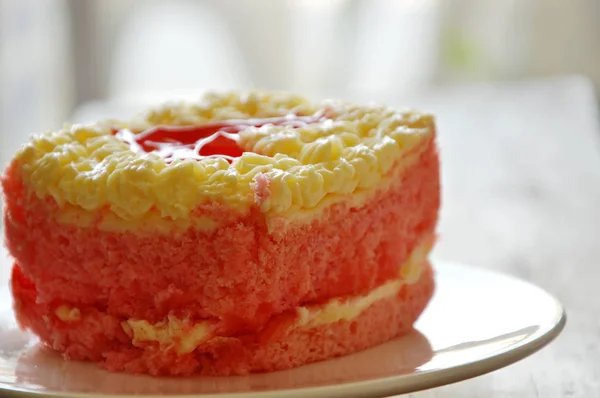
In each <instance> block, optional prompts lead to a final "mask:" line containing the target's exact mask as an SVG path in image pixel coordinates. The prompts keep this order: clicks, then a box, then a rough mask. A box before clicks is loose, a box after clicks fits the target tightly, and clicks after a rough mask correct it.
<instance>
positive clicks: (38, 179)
mask: <svg viewBox="0 0 600 398" xmlns="http://www.w3.org/2000/svg"><path fill="white" fill-rule="evenodd" d="M324 108H331V109H333V113H332V115H333V116H332V119H331V120H328V121H326V122H322V123H315V124H308V125H307V126H305V127H301V128H291V127H282V126H274V125H265V126H263V127H260V128H254V127H250V128H248V129H245V130H242V131H241V132H240V133H239V138H240V140H239V145H240V146H241V147H242V148H243V149H244V150H245V151H248V152H245V153H244V154H243V155H242V156H240V157H239V158H236V159H235V160H233V161H232V162H231V163H229V162H228V161H227V160H226V159H224V158H205V159H202V160H201V161H196V160H191V159H178V160H175V161H173V162H171V163H167V162H166V161H165V160H164V159H162V158H161V157H159V156H158V155H156V154H152V153H149V154H138V153H135V152H133V151H131V150H130V148H129V146H128V145H127V144H126V143H125V142H123V141H121V140H120V139H119V138H118V137H116V136H114V135H113V134H112V131H113V129H115V128H126V127H130V128H132V129H133V128H134V127H133V126H134V123H133V122H110V123H98V124H91V125H77V126H70V127H67V128H65V129H63V130H61V131H58V132H50V133H46V134H42V135H39V136H36V137H34V138H33V139H32V140H31V141H30V142H29V143H28V144H27V145H25V146H24V147H23V148H22V150H21V151H20V152H19V153H18V154H17V155H16V157H15V162H16V164H17V166H18V167H19V170H20V171H21V174H22V177H23V180H24V183H25V185H26V187H27V189H29V190H30V191H32V192H33V193H35V194H36V195H37V196H38V197H39V198H42V199H43V198H45V197H47V196H50V197H52V198H54V200H55V201H56V202H57V203H58V204H59V206H63V205H65V204H70V205H72V206H75V207H77V208H81V209H84V210H88V211H96V210H98V209H109V210H110V211H111V212H112V213H114V214H115V215H116V217H118V218H120V219H123V220H126V221H128V222H130V221H134V222H135V221H138V220H141V219H143V218H144V217H145V216H147V214H148V213H150V212H153V211H156V212H158V214H159V215H160V217H161V218H169V219H172V220H180V219H184V220H185V219H189V218H190V214H191V213H192V211H193V210H194V209H195V208H196V207H197V206H198V205H200V204H202V203H205V202H206V201H211V200H216V201H221V202H223V203H224V204H225V205H226V206H229V207H231V208H232V209H237V210H239V211H240V212H243V211H244V210H248V209H249V208H250V207H252V206H256V205H258V207H259V208H260V210H261V211H262V212H263V213H265V214H269V215H271V214H273V215H276V214H284V213H285V212H286V211H289V210H290V209H293V208H299V209H313V208H315V207H316V206H317V205H318V204H319V203H321V201H322V200H324V199H325V198H327V197H328V196H329V195H346V194H349V193H354V192H356V191H357V190H366V189H371V188H374V187H376V186H377V185H378V184H379V183H380V181H381V179H382V178H383V177H384V176H385V175H386V174H387V173H388V172H389V171H390V169H391V168H392V167H393V165H394V164H395V163H397V161H398V160H399V159H401V158H402V157H403V156H404V155H405V154H407V153H409V152H410V151H411V150H412V149H413V148H415V147H417V146H419V145H420V144H422V143H423V141H424V140H429V139H431V138H432V137H433V136H434V134H435V128H434V120H433V117H432V116H430V115H427V114H421V113H417V112H415V111H399V110H394V109H390V108H387V107H381V106H357V105H351V104H345V103H326V102H323V103H314V104H313V103H309V102H308V101H306V100H303V99H300V98H299V97H296V96H290V95H287V96H286V95H282V94H272V93H262V92H253V93H250V94H239V93H238V94H233V95H232V94H225V95H213V96H208V97H206V98H205V99H204V100H203V101H202V102H201V103H198V104H177V105H171V106H170V107H164V108H161V110H160V111H156V112H154V111H151V112H149V114H148V115H147V116H146V119H145V122H144V123H145V124H146V125H147V126H156V125H182V124H184V125H189V124H193V123H200V124H202V123H209V122H211V121H216V120H222V119H225V118H253V117H262V116H273V115H285V114H286V113H289V112H296V111H298V110H300V111H303V112H317V111H319V110H321V109H324ZM142 124H143V123H142Z"/></svg>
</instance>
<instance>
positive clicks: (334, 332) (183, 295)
mask: <svg viewBox="0 0 600 398" xmlns="http://www.w3.org/2000/svg"><path fill="white" fill-rule="evenodd" d="M435 134H436V133H435V123H434V119H433V117H432V116H431V115H429V114H425V113H420V112H417V111H413V110H397V109H392V108H389V107H385V106H379V105H355V104H349V103H346V102H342V101H321V102H311V101H309V100H307V99H304V98H302V97H299V96H296V95H292V94H287V93H279V92H263V91H250V92H244V93H239V92H229V93H213V94H207V95H205V96H204V97H202V98H201V99H199V100H198V101H194V102H172V103H167V104H163V105H161V106H159V107H156V108H154V109H151V110H149V111H147V112H144V113H142V114H141V115H138V116H137V117H133V118H132V119H131V120H128V121H116V120H108V121H102V122H97V123H90V124H81V125H72V126H67V127H64V128H63V129H61V130H60V131H55V132H47V133H44V134H39V135H36V136H33V137H32V138H31V140H30V141H29V143H27V144H26V145H24V146H23V147H22V149H21V150H20V151H19V152H18V153H17V154H16V156H15V157H14V158H13V159H12V161H11V162H10V163H9V165H8V166H7V167H6V169H5V171H4V174H3V177H2V187H3V192H4V200H5V214H4V222H5V243H6V246H7V248H8V250H9V253H10V254H11V256H12V257H13V259H14V266H13V270H12V277H11V289H12V295H13V297H14V303H15V304H14V310H15V315H16V318H17V321H18V322H19V324H20V326H21V327H22V328H24V329H28V330H30V331H31V332H33V333H34V334H35V335H37V336H38V337H39V339H40V341H41V342H42V343H43V344H45V345H47V346H48V347H50V348H51V349H53V350H56V351H58V352H60V353H61V354H62V355H63V356H64V358H66V359H71V360H88V361H93V362H96V363H98V364H100V365H101V366H102V367H104V368H106V369H108V370H111V371H121V372H131V373H146V374H151V375H191V374H202V375H220V376H225V375H240V374H248V373H254V372H270V371H275V370H282V369H289V368H293V367H296V366H300V365H303V364H307V363H311V362H315V361H321V360H325V359H328V358H332V357H337V356H342V355H346V354H351V353H353V352H356V351H359V350H363V349H366V348H369V347H372V346H374V345H378V344H381V343H384V342H386V341H389V340H391V339H393V338H395V337H398V336H400V335H402V334H404V333H406V332H407V331H410V330H411V329H412V327H413V324H414V322H415V321H416V320H417V319H418V317H419V316H420V314H421V313H422V312H423V310H424V309H425V307H426V305H427V303H428V302H429V300H430V298H431V296H432V294H433V291H434V273H433V270H432V267H431V265H430V263H429V261H428V253H429V251H430V250H431V248H432V246H433V244H434V241H435V229H436V223H437V218H438V209H439V204H440V185H439V163H438V155H437V148H436V140H435Z"/></svg>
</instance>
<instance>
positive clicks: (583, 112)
mask: <svg viewBox="0 0 600 398" xmlns="http://www.w3.org/2000/svg"><path fill="white" fill-rule="evenodd" d="M378 100H379V101H383V102H387V103H391V104H397V105H399V104H398V102H400V99H399V98H393V97H392V96H381V98H378ZM402 102H404V101H402ZM410 105H411V106H415V107H420V108H423V109H426V110H430V111H432V112H434V113H435V114H436V116H437V120H438V130H439V142H440V148H441V156H442V170H443V172H442V181H443V198H444V200H443V207H442V213H441V219H440V227H439V231H440V241H439V244H438V246H437V248H436V249H435V252H434V256H435V257H436V258H441V259H445V260H452V261H459V262H463V263H467V264H472V265H475V266H479V267H484V268H489V269H495V270H500V271H503V272H507V273H510V274H513V275H516V276H518V277H520V278H522V279H525V280H528V281H531V282H533V283H535V284H537V285H539V286H541V287H542V288H544V289H546V290H547V291H548V292H550V293H552V294H553V295H555V296H556V297H557V298H558V299H559V300H560V301H562V303H563V304H564V306H565V307H566V309H567V313H568V322H567V326H566V328H565V330H564V332H563V333H562V335H561V336H559V338H558V339H557V340H556V341H554V342H553V343H552V344H550V345H549V346H547V347H546V348H544V349H543V350H542V351H541V352H539V353H536V354H534V355H533V356H531V357H529V358H527V359H525V360H523V361H521V362H519V363H517V364H514V365H512V366H510V367H508V368H504V369H501V370H499V371H496V372H493V373H491V374H488V375H484V376H481V377H478V378H475V379H471V380H467V381H464V382H461V383H456V384H453V385H449V386H445V387H441V388H436V389H432V390H429V391H423V392H419V393H414V394H410V395H409V396H410V397H414V398H446V397H461V398H501V397H502V398H504V397H507V398H508V397H510V398H515V397H544V398H553V397H598V396H600V316H598V314H600V293H599V289H598V286H597V285H598V283H599V282H600V264H599V259H600V208H599V204H600V128H599V120H598V104H597V102H596V98H595V95H594V90H593V87H592V85H591V84H590V83H589V82H588V81H587V80H585V79H583V78H579V77H566V78H556V79H549V80H548V79H547V80H539V81H530V82H523V83H513V84H504V85H500V86H491V85H475V86H469V87H460V88H446V89H443V90H438V91H436V92H435V93H431V94H430V95H426V96H422V97H420V98H414V99H413V100H412V101H411V102H410ZM117 108H119V109H118V110H117V109H116V108H115V105H110V104H92V105H89V106H87V107H84V108H81V109H80V110H79V112H77V113H76V115H75V116H74V118H75V119H78V120H84V119H87V118H92V117H93V118H95V117H97V116H106V115H111V116H114V115H115V114H117V113H119V112H121V113H122V112H123V110H124V109H123V107H121V106H117ZM0 260H1V261H2V264H1V266H0V280H1V281H2V283H5V281H6V279H7V277H8V275H7V268H8V265H9V264H8V260H7V259H6V257H4V256H2V255H1V254H0Z"/></svg>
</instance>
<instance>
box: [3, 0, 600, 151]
mask: <svg viewBox="0 0 600 398" xmlns="http://www.w3.org/2000/svg"><path fill="white" fill-rule="evenodd" d="M598 21H600V2H599V1H597V0H568V1H567V0H504V1H496V0H214V1H211V0H170V1H154V0H0V95H1V98H0V109H1V113H0V140H1V141H0V144H1V145H0V146H1V148H2V150H1V153H0V160H2V159H4V160H6V158H7V156H9V155H10V154H12V153H13V152H14V150H15V149H17V148H18V147H19V145H20V144H21V143H22V141H23V140H24V139H26V136H27V135H28V134H29V133H31V132H38V131H42V130H46V129H53V128H56V127H59V126H60V125H61V124H62V123H63V122H64V121H66V120H69V118H70V117H71V116H72V115H73V112H74V111H75V110H77V109H81V107H82V105H89V104H90V103H93V102H90V101H107V100H108V101H110V102H111V103H115V102H117V103H118V102H127V103H133V102H135V103H140V102H156V101H160V100H164V99H166V98H173V97H186V96H187V97H189V96H191V97H197V96H198V95H199V93H201V92H203V91H206V90H223V89H231V88H240V87H241V88H245V87H259V88H265V89H283V90H294V91H298V92H301V93H303V94H306V95H308V96H312V97H323V96H325V97H330V96H335V97H344V98H349V99H363V100H370V99H380V98H388V97H390V96H393V97H394V98H395V101H397V102H400V103H407V104H410V101H411V99H412V98H414V97H417V96H422V95H423V94H424V93H427V92H430V91H431V90H435V89H437V88H439V87H444V86H447V85H457V84H467V83H473V82H488V83H489V82H498V81H501V82H502V81H515V80H517V81H518V80H523V79H529V78H537V77H544V76H560V75H573V74H577V75H583V76H585V77H586V78H588V79H590V80H591V81H592V82H593V83H594V85H595V87H600V23H598ZM84 107H85V106H84Z"/></svg>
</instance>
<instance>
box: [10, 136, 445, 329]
mask: <svg viewBox="0 0 600 398" xmlns="http://www.w3.org/2000/svg"><path fill="white" fill-rule="evenodd" d="M7 176H8V177H9V178H7V179H5V190H6V191H7V192H11V193H12V194H11V196H10V197H7V201H6V215H5V218H6V224H5V226H6V243H7V247H8V248H9V250H10V252H11V254H12V256H13V257H14V258H15V259H16V262H17V263H18V264H19V265H20V266H21V267H22V269H23V272H24V273H25V274H26V275H27V276H28V277H29V278H30V279H31V280H32V281H33V282H34V283H35V284H36V286H38V300H39V301H42V302H49V301H53V300H65V301H70V302H72V303H74V304H77V303H84V304H93V305H98V306H102V307H107V308H108V309H109V311H110V312H114V313H115V314H118V315H120V316H127V317H137V318H140V319H149V320H158V319H161V318H163V317H164V316H166V315H167V313H168V312H169V311H171V310H178V309H180V308H188V307H190V306H192V307H194V308H195V310H194V313H193V315H194V316H199V317H210V316H217V317H223V316H230V317H233V318H241V320H243V321H244V322H248V323H251V322H256V323H259V324H260V321H261V319H262V318H263V317H265V316H266V317H268V316H270V315H271V314H273V313H277V312H280V311H284V310H286V309H288V308H291V307H293V306H296V305H298V304H299V303H302V302H304V301H308V300H322V299H326V298H329V297H335V296H339V295H343V294H349V293H353V292H357V291H358V292H360V291H366V290H369V289H371V288H373V287H375V286H377V285H378V284H381V283H382V282H384V281H385V280H387V279H391V278H394V277H395V275H396V269H397V267H398V265H399V264H402V263H403V262H404V261H405V260H406V258H407V257H408V256H409V254H410V253H411V252H412V250H414V248H415V247H416V246H417V245H418V244H419V243H421V241H422V240H424V239H429V238H430V237H431V236H432V235H433V234H434V229H435V224H436V220H437V211H438V207H439V180H438V163H437V153H436V150H435V146H434V143H433V142H430V143H429V147H428V149H427V150H426V151H425V152H423V153H422V154H421V155H420V159H419V161H418V162H417V163H415V164H414V165H413V166H411V167H409V168H406V169H404V168H402V176H401V178H399V179H398V180H397V181H395V182H394V183H393V185H391V186H390V187H389V189H386V190H380V191H378V193H377V194H375V195H374V196H373V197H372V198H371V200H370V201H369V202H367V203H366V204H364V205H362V206H361V207H358V208H355V207H351V206H349V205H348V204H347V203H344V202H338V203H336V204H333V205H332V206H330V207H329V208H327V209H326V210H325V211H323V213H322V214H321V218H320V219H318V220H313V221H312V222H311V223H310V224H307V223H300V224H299V225H297V226H296V227H294V226H290V225H288V224H286V225H285V226H284V227H282V232H280V233H277V231H272V233H269V232H268V228H267V225H266V221H265V219H264V215H263V214H261V213H260V212H259V211H258V210H255V211H254V212H252V213H250V214H248V215H246V216H244V217H237V218H236V217H231V215H230V214H229V213H227V211H226V209H224V208H223V207H220V206H219V205H218V204H214V205H213V207H212V208H211V214H212V215H215V214H219V212H220V213H222V214H223V216H222V217H223V218H224V219H226V217H230V219H231V221H230V222H228V223H223V224H222V225H221V226H220V228H218V230H216V231H213V230H209V231H206V230H203V229H194V228H188V229H187V230H183V231H182V232H180V233H176V234H169V235H164V234H154V235H148V234H142V235H138V234H135V233H132V232H125V233H121V232H110V231H101V230H98V229H97V228H95V227H76V226H75V225H72V224H68V223H67V224H63V223H59V222H57V221H56V220H54V219H53V217H52V214H53V211H54V209H55V208H56V204H55V203H54V202H53V201H52V200H50V199H48V200H45V201H41V200H39V199H37V198H36V197H35V196H33V195H29V196H27V194H26V193H25V192H26V191H25V189H24V187H23V186H22V185H21V184H19V182H18V180H17V179H16V178H12V175H11V174H10V169H9V171H8V173H7ZM349 203H352V202H349ZM292 225H293V224H292ZM240 314H241V315H240Z"/></svg>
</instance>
